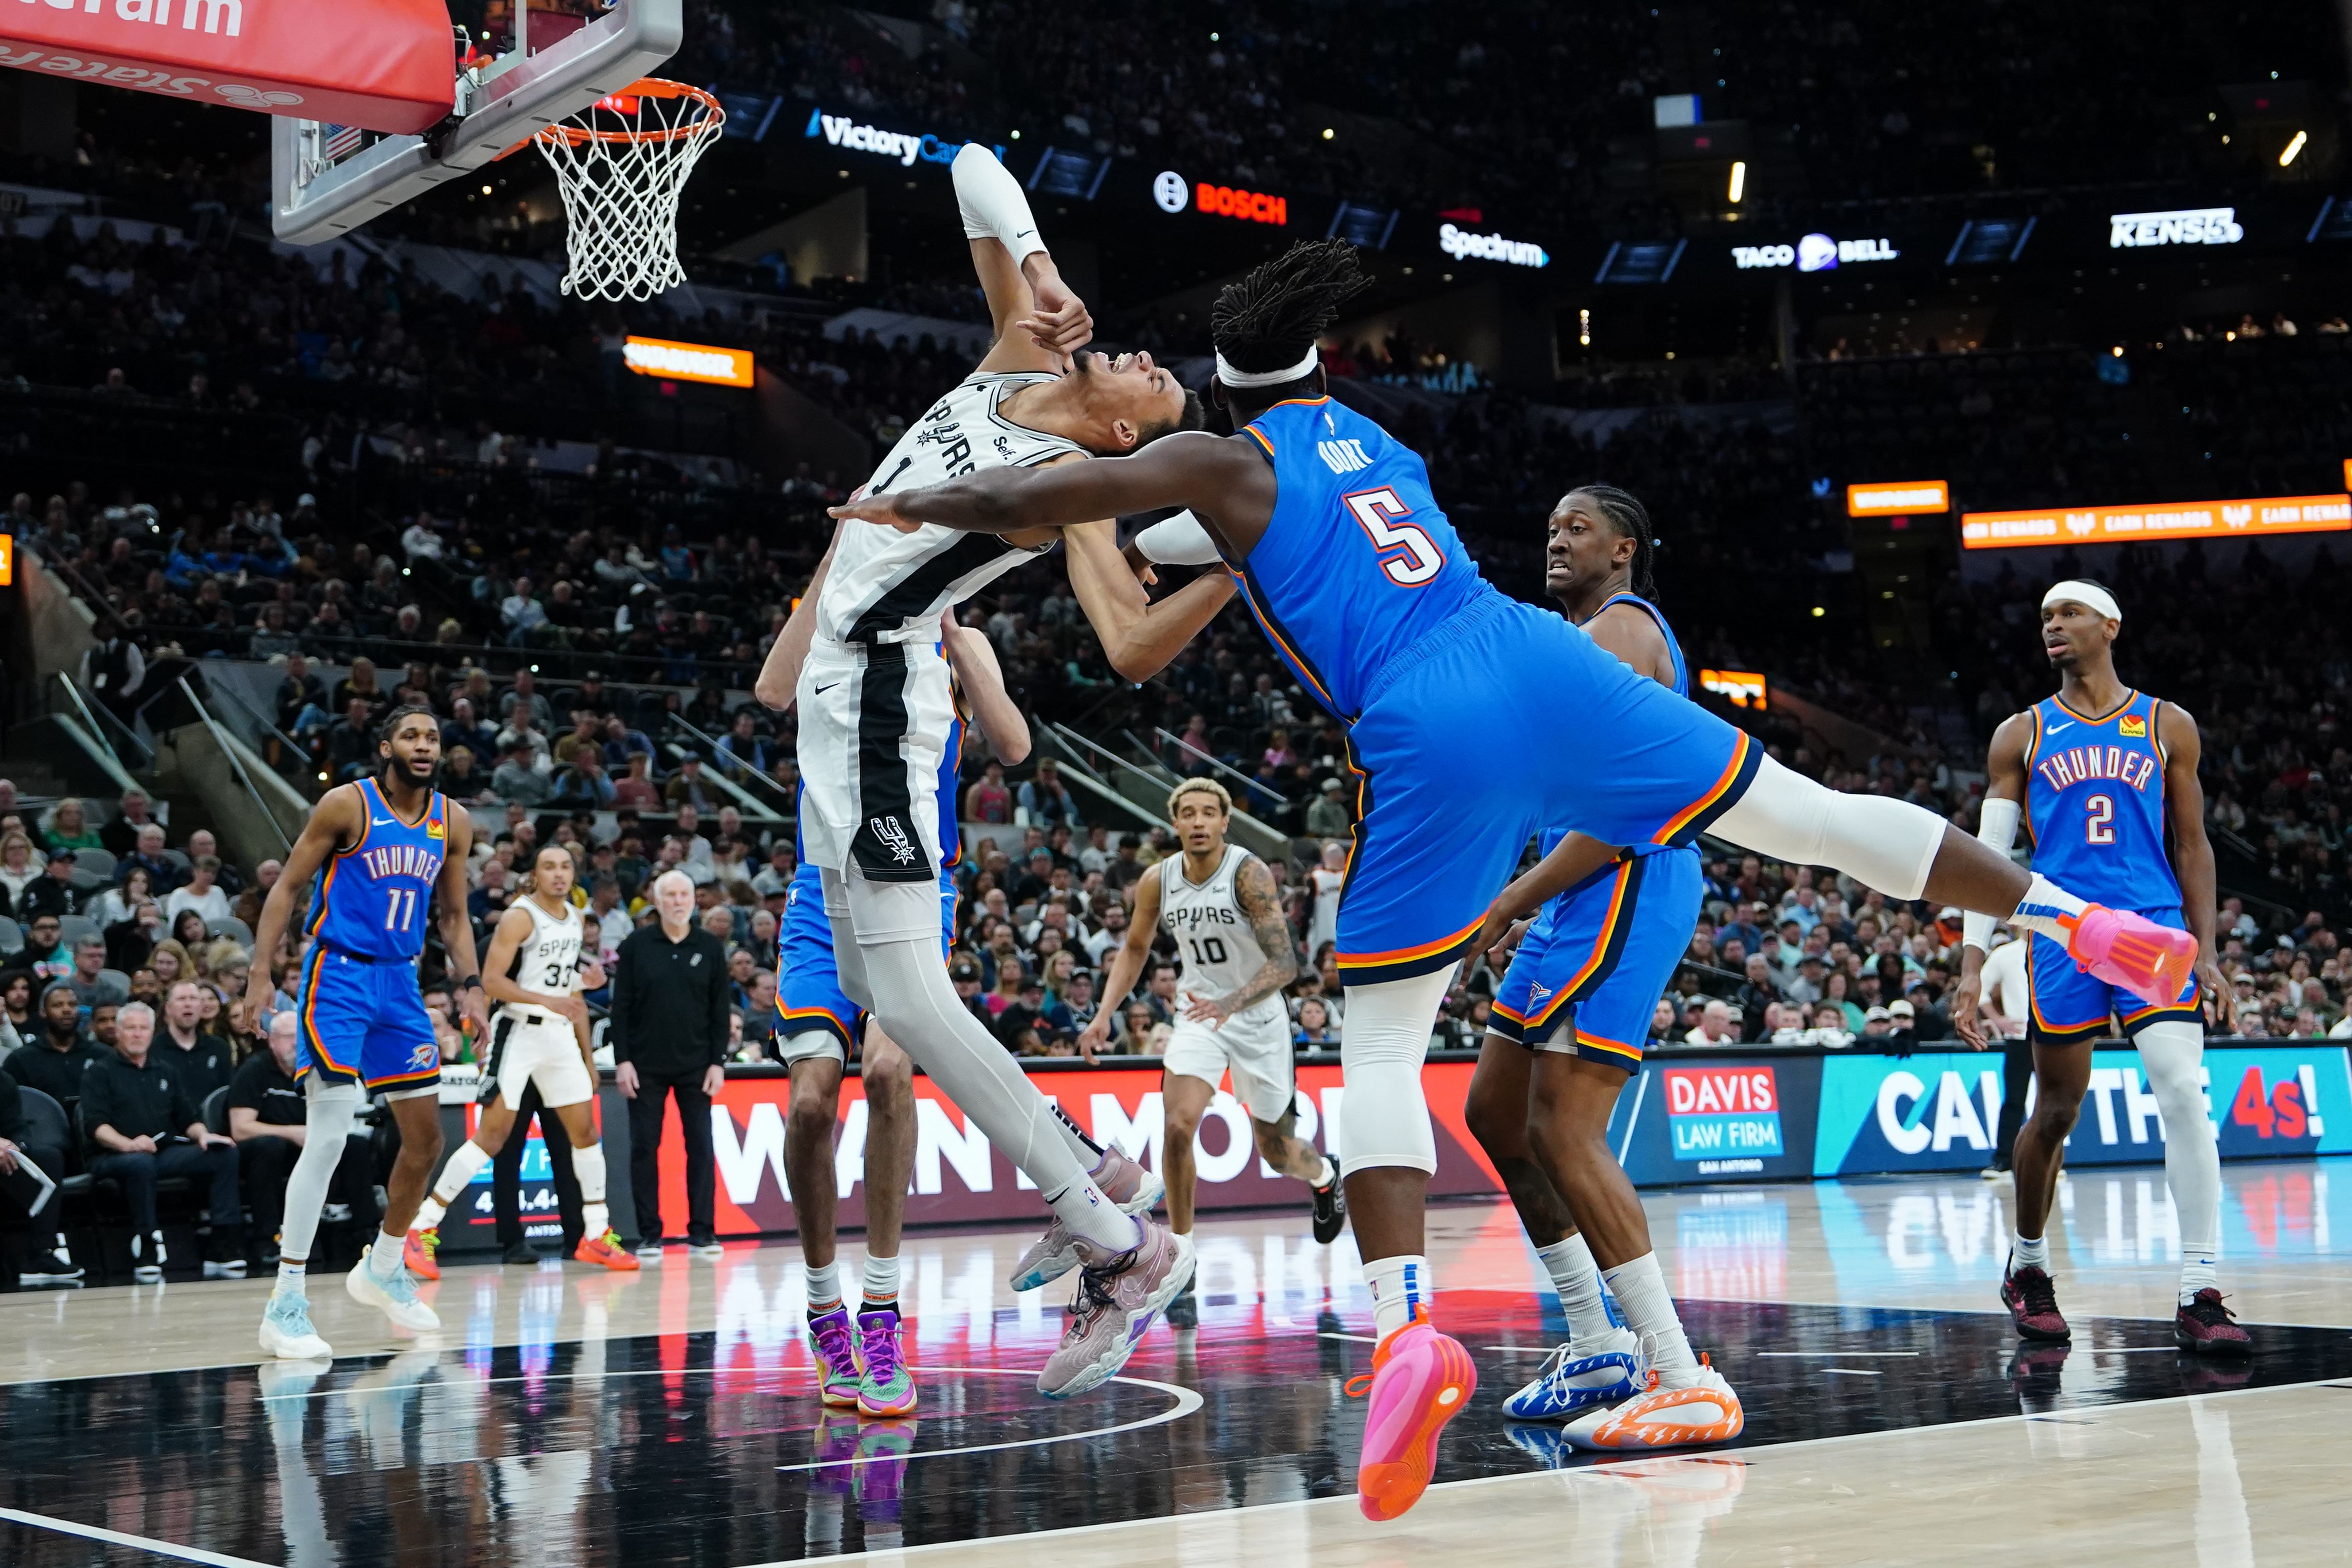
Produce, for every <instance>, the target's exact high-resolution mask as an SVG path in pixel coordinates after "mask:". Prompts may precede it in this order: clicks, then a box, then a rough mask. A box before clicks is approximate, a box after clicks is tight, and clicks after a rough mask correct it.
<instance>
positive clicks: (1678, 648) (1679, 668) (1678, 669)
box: [1537, 594, 1697, 909]
mask: <svg viewBox="0 0 2352 1568" xmlns="http://www.w3.org/2000/svg"><path fill="white" fill-rule="evenodd" d="M1612 605H1635V606H1637V607H1639V608H1640V609H1641V610H1642V611H1643V612H1644V613H1645V614H1647V615H1648V616H1649V617H1650V618H1651V619H1652V620H1654V621H1655V622H1657V623H1658V635H1659V636H1660V637H1664V638H1665V639H1666V653H1667V656H1668V657H1669V658H1672V659H1673V660H1674V661H1675V683H1674V693H1675V696H1677V697H1688V696H1689V695H1690V666H1688V665H1687V664H1685V663H1684V662H1683V645H1682V644H1681V643H1679V642H1677V641H1676V640H1675V628H1674V627H1672V626H1668V625H1666V617H1665V615H1664V612H1662V611H1661V610H1660V609H1659V608H1658V606H1657V605H1654V604H1652V603H1650V601H1649V600H1647V599H1644V598H1643V597H1642V595H1639V594H1612V595H1609V597H1608V598H1607V599H1605V600H1603V601H1602V603H1601V608H1600V609H1598V610H1595V611H1593V612H1592V614H1591V615H1590V616H1586V617H1585V619H1584V620H1582V621H1580V622H1578V623H1577V624H1578V625H1579V626H1585V625H1589V624H1590V623H1591V622H1592V621H1596V620H1599V619H1600V618H1601V616H1602V615H1603V614H1604V613H1606V612H1607V611H1608V610H1609V609H1610V607H1611V606H1612ZM1565 837H1568V829H1567V828H1564V827H1547V828H1545V829H1544V830H1543V834H1542V837H1541V841H1540V843H1539V844H1538V847H1537V853H1538V855H1539V856H1540V855H1549V854H1550V853H1551V852H1552V851H1553V850H1555V849H1557V848H1559V841H1560V840H1561V839H1563V838H1565ZM1662 847H1663V846H1660V845H1652V844H1645V845H1642V846H1640V847H1639V852H1641V853H1645V854H1646V853H1649V852H1651V851H1653V850H1655V849H1658V848H1662ZM1692 854H1693V855H1694V856H1696V854H1697V851H1696V849H1694V850H1693V851H1692ZM1614 872H1615V868H1614V867H1610V866H1604V867H1602V868H1601V869H1600V870H1598V871H1595V872H1594V873H1593V874H1592V875H1591V876H1590V877H1588V878H1586V879H1584V880H1583V881H1581V882H1580V883H1578V884H1577V885H1576V886H1575V887H1573V888H1570V889H1568V891H1566V892H1564V893H1561V894H1560V895H1559V897H1557V898H1555V899H1554V900H1552V904H1551V906H1547V908H1548V909H1549V908H1551V907H1560V908H1564V907H1565V906H1566V904H1567V902H1568V900H1571V899H1573V898H1575V897H1576V896H1577V895H1578V894H1579V893H1581V892H1582V891H1584V889H1587V888H1590V887H1591V886H1593V885H1594V884H1595V883H1598V882H1602V881H1606V880H1608V879H1610V878H1611V877H1612V876H1613V874H1614Z"/></svg>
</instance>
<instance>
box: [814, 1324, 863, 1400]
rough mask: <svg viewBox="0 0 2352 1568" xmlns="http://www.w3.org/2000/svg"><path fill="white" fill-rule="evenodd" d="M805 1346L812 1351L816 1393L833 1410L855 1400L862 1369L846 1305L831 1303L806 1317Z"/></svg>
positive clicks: (854, 1331)
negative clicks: (807, 1337) (832, 1305)
mask: <svg viewBox="0 0 2352 1568" xmlns="http://www.w3.org/2000/svg"><path fill="white" fill-rule="evenodd" d="M808 1330H809V1346H810V1348H811V1349H812V1350H814V1352H816V1365H817V1394H818V1396H819V1397H820V1398H822V1399H823V1400H824V1402H825V1404H826V1405H830V1406H832V1407H833V1408H834V1409H835V1410H847V1409H849V1408H851V1407H852V1406H854V1405H856V1403H857V1389H858V1382H859V1379H860V1377H861V1376H862V1375H863V1373H864V1371H865V1369H864V1368H863V1367H862V1366H860V1365H859V1364H858V1360H857V1333H856V1330H855V1329H853V1328H851V1327H850V1322H849V1309H848V1308H847V1307H845V1306H842V1307H835V1309H834V1310H832V1311H830V1312H824V1313H820V1314H818V1315H817V1316H816V1317H814V1318H811V1319H810V1320H809V1326H808Z"/></svg>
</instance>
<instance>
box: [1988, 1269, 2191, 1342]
mask: <svg viewBox="0 0 2352 1568" xmlns="http://www.w3.org/2000/svg"><path fill="white" fill-rule="evenodd" d="M2000 1304H2001V1305H2002V1306H2004V1307H2007V1308H2008V1309H2009V1316H2010V1321H2012V1322H2014V1323H2015V1324H2016V1325H2017V1337H2018V1338H2019V1339H2021V1340H2071V1339H2073V1338H2074V1331H2073V1330H2072V1329H2069V1328H2068V1327H2067V1326H2066V1314H2064V1313H2063V1312H2061V1311H2060V1310H2058V1287H2057V1286H2055V1285H2053V1284H2052V1283H2051V1281H2050V1275H2049V1271H2048V1270H2046V1269H2042V1268H2034V1267H2032V1265H2031V1264H2029V1265H2027V1266H2026V1267H2025V1268H2011V1270H2010V1271H2009V1272H2008V1273H2007V1274H2005V1275H2003V1276H2002V1277H2001V1281H2000ZM2181 1310H2183V1311H2184V1312H2185V1311H2187V1310H2188V1309H2187V1308H2185V1307H2184V1308H2182V1309H2181Z"/></svg>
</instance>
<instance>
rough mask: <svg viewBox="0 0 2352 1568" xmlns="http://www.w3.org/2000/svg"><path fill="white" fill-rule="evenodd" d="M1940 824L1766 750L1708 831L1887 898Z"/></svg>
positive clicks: (1913, 885) (1911, 878) (1905, 880)
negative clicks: (1849, 790) (1820, 779)
mask: <svg viewBox="0 0 2352 1568" xmlns="http://www.w3.org/2000/svg"><path fill="white" fill-rule="evenodd" d="M1944 827H1945V823H1944V819H1943V818H1942V817H1940V816H1937V815H1936V814H1935V813H1934V812H1931V811H1928V810H1927V809H1925V808H1924V807H1921V806H1916V805H1912V804H1911V803H1910V802H1908V801H1904V800H1892V799H1889V798H1888V797H1887V796H1885V795H1841V794H1839V793H1838V792H1837V791H1836V790H1833V789H1830V788H1828V787H1827V786H1826V785H1823V784H1815V783H1814V782H1813V781H1812V780H1811V779H1809V778H1807V777H1805V776H1804V775H1803V774H1802V773H1794V772H1791V771H1790V770H1789V769H1787V768H1784V767H1782V766H1781V765H1780V763H1776V762H1774V761H1773V760H1772V759H1771V758H1770V757H1766V758H1765V759H1764V765H1763V766H1762V767H1761V768H1760V769H1759V770H1758V772H1757V774H1756V777H1755V780H1754V782H1752V783H1751V784H1748V790H1747V793H1746V794H1744V795H1741V796H1740V797H1739V798H1738V800H1737V801H1735V802H1733V803H1732V806H1731V809H1730V810H1728V811H1727V812H1725V813H1724V814H1723V815H1722V816H1719V817H1717V818H1716V821H1715V826H1713V827H1712V828H1710V829H1709V830H1708V831H1710V832H1712V833H1714V834H1716V835H1717V836H1718V837H1724V838H1728V839H1729V840H1731V842H1733V843H1734V844H1737V845H1738V846H1740V847H1742V848H1745V849H1753V850H1755V851H1756V853H1758V854H1759V855H1762V856H1764V857H1766V858H1769V859H1774V860H1785V861H1788V862H1790V864H1792V865H1798V866H1832V867H1835V868H1837V869H1838V870H1841V871H1843V872H1844V873H1845V874H1846V875H1847V876H1849V877H1852V878H1853V879H1855V880H1856V881H1859V882H1861V883H1862V884H1863V885H1864V887H1868V888H1875V889H1878V891H1880V892H1882V893H1885V895H1886V896H1887V897H1889V898H1893V899H1916V898H1917V897H1918V896H1919V895H1920V894H1921V893H1923V892H1925V891H1927V868H1929V867H1931V866H1933V865H1934V864H1935V863H1936V851H1937V849H1938V848H1940V847H1942V845H1943V842H1944ZM1992 912H1993V913H1996V914H2001V915H2006V914H2007V913H2008V912H2009V911H2008V910H1994V911H1992ZM1353 1021H1354V1020H1353V1017H1352V1016H1350V1018H1349V1022H1350V1024H1351V1025H1352V1023H1353Z"/></svg>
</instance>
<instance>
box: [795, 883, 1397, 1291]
mask: <svg viewBox="0 0 2352 1568" xmlns="http://www.w3.org/2000/svg"><path fill="white" fill-rule="evenodd" d="M827 901H828V904H829V903H830V902H831V900H827ZM826 913H827V914H828V916H830V917H831V918H832V921H833V943H834V962H835V965H836V966H837V967H838V968H839V970H840V973H841V989H842V991H843V993H844V994H846V995H847V996H848V997H849V998H850V1000H852V1001H853V1002H856V1003H857V1004H858V1005H861V1006H864V1007H866V1008H867V1009H869V1010H870V1011H872V1013H873V1014H874V1016H875V1017H876V1018H877V1020H879V1021H880V1023H881V1025H882V1028H883V1032H884V1033H886V1034H887V1035H888V1036H889V1037H891V1038H892V1039H894V1040H896V1041H898V1044H899V1045H901V1046H903V1047H906V1052H907V1054H908V1056H909V1057H911V1058H914V1060H915V1063H916V1065H917V1066H919V1067H920V1068H922V1069H923V1071H924V1072H925V1073H926V1074H927V1075H928V1076H929V1077H930V1079H932V1080H933V1081H935V1082H936V1083H938V1084H939V1086H940V1089H944V1090H946V1092H947V1096H948V1098H949V1099H950V1100H954V1101H955V1103H956V1105H957V1106H958V1108H960V1109H961V1110H962V1111H963V1113H964V1114H965V1115H966V1116H968V1117H970V1118H971V1120H972V1121H975V1122H977V1123H979V1125H980V1130H981V1131H983V1132H985V1133H987V1134H988V1141H989V1142H991V1143H993V1144H994V1145H995V1146H996V1147H998V1148H999V1149H1002V1150H1003V1151H1004V1155H1005V1158H1007V1159H1009V1160H1011V1161H1012V1162H1013V1163H1014V1164H1015V1165H1017V1166H1019V1167H1020V1168H1021V1170H1022V1171H1023V1173H1025V1174H1026V1175H1027V1176H1028V1178H1029V1179H1030V1180H1031V1181H1033V1182H1034V1183H1036V1184H1037V1190H1038V1191H1039V1192H1040V1193H1043V1194H1045V1201H1046V1202H1047V1203H1049V1204H1051V1205H1053V1206H1054V1212H1055V1214H1057V1215H1060V1216H1061V1218H1062V1223H1063V1224H1065V1225H1066V1226H1069V1228H1070V1230H1071V1232H1072V1234H1074V1235H1076V1236H1080V1237H1085V1238H1087V1240H1089V1241H1092V1242H1095V1243H1097V1245H1099V1246H1102V1247H1109V1248H1112V1249H1114V1250H1123V1249H1125V1248H1127V1247H1132V1246H1134V1245H1135V1237H1136V1235H1137V1231H1136V1224H1135V1222H1134V1221H1133V1220H1130V1219H1129V1218H1128V1217H1127V1216H1126V1215H1123V1214H1121V1213H1119V1211H1118V1205H1116V1204H1113V1203H1111V1202H1110V1201H1109V1200H1108V1199H1107V1198H1105V1197H1104V1196H1103V1195H1102V1193H1101V1191H1100V1190H1099V1189H1098V1188H1097V1187H1096V1185H1095V1184H1094V1183H1093V1182H1092V1181H1091V1180H1090V1179H1089V1178H1088V1177H1087V1163H1086V1161H1085V1160H1083V1159H1082V1158H1080V1156H1079V1155H1078V1153H1077V1152H1076V1148H1075V1144H1076V1139H1075V1137H1074V1136H1073V1135H1072V1134H1071V1132H1070V1131H1069V1130H1068V1129H1066V1127H1065V1126H1064V1125H1063V1123H1062V1121H1061V1119H1060V1118H1059V1117H1057V1116H1055V1114H1054V1106H1053V1102H1052V1101H1050V1100H1047V1099H1046V1098H1045V1096H1044V1095H1042V1094H1040V1093H1038V1092H1037V1086H1036V1085H1035V1084H1033V1083H1031V1082H1030V1081H1029V1075H1028V1074H1027V1073H1024V1072H1023V1071H1022V1070H1021V1066H1020V1063H1019V1062H1017V1061H1016V1060H1014V1058H1013V1055H1012V1053H1011V1052H1009V1051H1007V1050H1006V1049H1005V1048H1004V1047H1003V1046H1002V1045H1000V1044H999V1043H998V1042H997V1041H996V1040H994V1039H993V1038H992V1037H990V1036H989V1033H988V1031H987V1030H985V1029H983V1028H982V1027H981V1026H980V1022H979V1020H977V1019H975V1018H974V1017H973V1016H971V1014H970V1013H967V1012H965V1011H964V1008H963V1004H962V1003H961V1002H960V1001H958V1000H957V998H956V994H955V987H954V985H953V984H950V982H949V980H948V972H947V966H946V965H945V964H943V963H940V938H939V931H938V930H937V928H936V927H934V928H933V929H932V930H931V931H929V932H926V933H925V934H923V935H921V936H908V937H895V938H886V939H884V940H882V941H878V942H860V941H859V940H857V938H856V935H855V933H854V932H853V931H851V929H850V922H849V918H848V916H847V915H846V914H835V913H834V912H833V911H832V910H831V909H829V908H828V910H826ZM1424 1037H1426V1036H1425V1034H1424Z"/></svg>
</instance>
